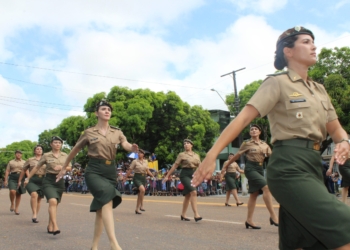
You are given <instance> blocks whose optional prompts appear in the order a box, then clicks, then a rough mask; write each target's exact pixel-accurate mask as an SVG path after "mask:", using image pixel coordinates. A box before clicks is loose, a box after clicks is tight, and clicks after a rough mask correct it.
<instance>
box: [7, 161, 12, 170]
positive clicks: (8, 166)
mask: <svg viewBox="0 0 350 250" xmlns="http://www.w3.org/2000/svg"><path fill="white" fill-rule="evenodd" d="M6 171H11V166H10V162H9V163H7V166H6Z"/></svg>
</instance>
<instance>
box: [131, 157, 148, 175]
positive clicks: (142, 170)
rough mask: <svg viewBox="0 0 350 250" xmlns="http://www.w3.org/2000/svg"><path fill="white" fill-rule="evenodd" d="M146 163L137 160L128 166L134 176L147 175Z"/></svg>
mask: <svg viewBox="0 0 350 250" xmlns="http://www.w3.org/2000/svg"><path fill="white" fill-rule="evenodd" d="M148 169H149V168H148V161H147V160H143V161H140V160H139V159H136V160H133V161H132V162H131V165H130V170H133V171H134V173H135V174H147V170H148Z"/></svg>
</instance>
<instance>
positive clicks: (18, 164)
mask: <svg viewBox="0 0 350 250" xmlns="http://www.w3.org/2000/svg"><path fill="white" fill-rule="evenodd" d="M25 162H26V161H25V160H22V159H21V160H16V159H13V160H11V161H9V163H8V164H7V167H6V170H7V171H10V173H16V172H17V173H20V172H22V168H23V165H24V163H25Z"/></svg>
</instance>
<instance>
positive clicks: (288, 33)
mask: <svg viewBox="0 0 350 250" xmlns="http://www.w3.org/2000/svg"><path fill="white" fill-rule="evenodd" d="M301 34H307V35H310V36H311V37H312V39H315V36H314V34H313V33H312V31H311V30H308V29H306V28H304V27H303V26H295V27H294V28H291V29H287V30H286V31H285V32H283V33H282V35H280V36H279V37H278V40H277V46H278V45H279V44H281V43H282V42H283V41H284V40H285V39H287V38H288V37H291V36H297V35H301Z"/></svg>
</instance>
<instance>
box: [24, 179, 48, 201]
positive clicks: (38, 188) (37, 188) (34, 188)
mask: <svg viewBox="0 0 350 250" xmlns="http://www.w3.org/2000/svg"><path fill="white" fill-rule="evenodd" d="M43 179H44V176H42V177H39V175H36V174H35V175H33V176H32V178H30V180H29V182H28V184H27V186H26V189H27V191H28V193H29V194H31V193H33V192H37V193H38V195H39V196H40V197H41V198H44V193H43V191H42V185H43Z"/></svg>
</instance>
